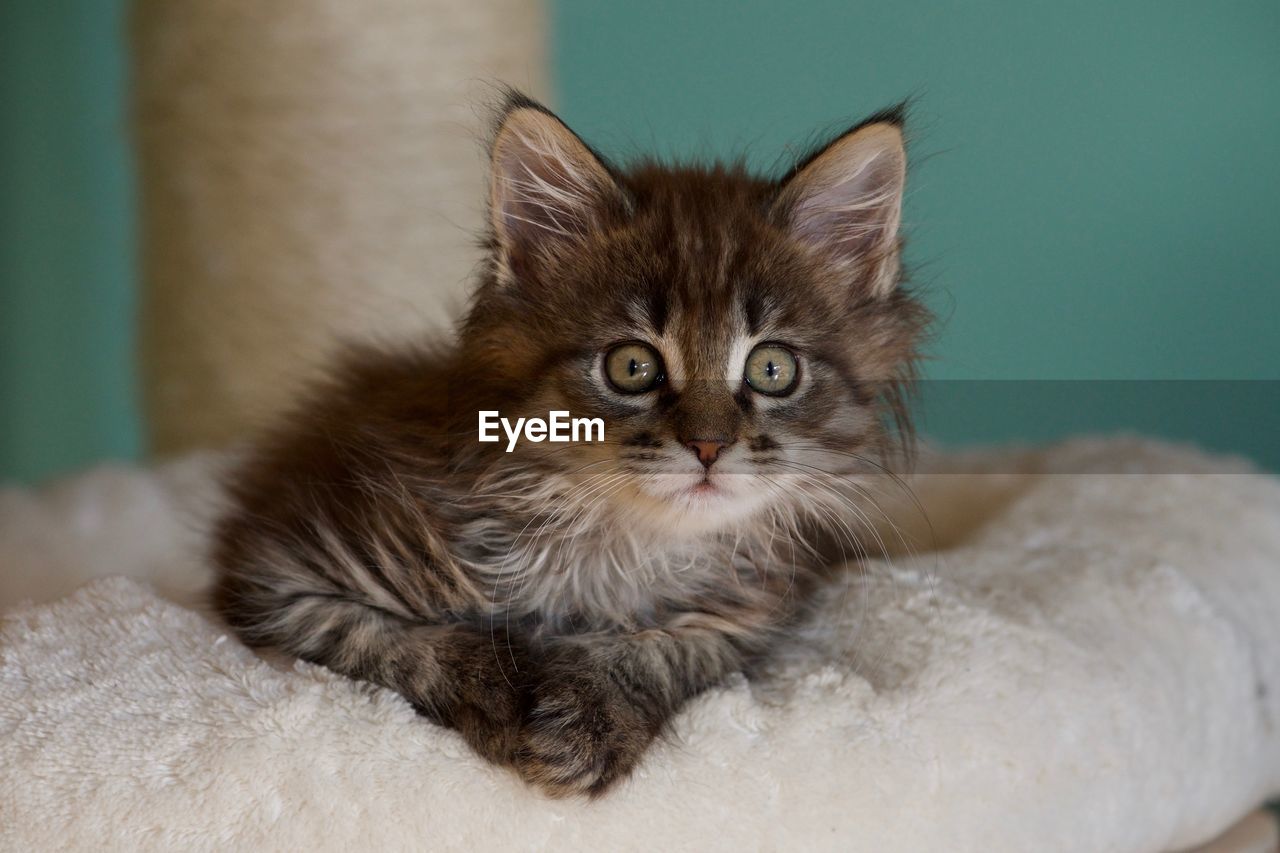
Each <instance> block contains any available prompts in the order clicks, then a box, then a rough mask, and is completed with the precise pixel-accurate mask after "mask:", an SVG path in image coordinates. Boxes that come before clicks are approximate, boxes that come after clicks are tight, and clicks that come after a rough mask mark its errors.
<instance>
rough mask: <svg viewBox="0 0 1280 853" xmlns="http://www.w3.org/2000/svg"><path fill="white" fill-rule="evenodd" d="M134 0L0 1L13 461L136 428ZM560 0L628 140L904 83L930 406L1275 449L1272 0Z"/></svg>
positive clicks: (6, 413) (558, 52)
mask: <svg viewBox="0 0 1280 853" xmlns="http://www.w3.org/2000/svg"><path fill="white" fill-rule="evenodd" d="M127 6H128V4H127V3H126V2H124V0H66V2H59V3H48V2H46V0H6V2H4V3H3V4H0V73H2V78H0V121H2V122H3V124H2V125H0V479H3V480H17V481H25V482H34V481H39V480H42V479H44V478H47V477H51V476H54V475H57V474H60V473H65V472H68V471H71V470H74V469H76V468H78V467H81V466H84V465H87V464H91V463H94V462H97V461H100V460H106V459H123V460H132V459H138V458H141V457H142V456H143V454H144V448H145V447H146V446H147V439H146V437H145V435H144V432H145V430H144V427H143V423H144V418H143V416H142V414H141V411H142V405H141V398H142V384H143V383H142V380H141V379H140V378H139V377H140V375H141V374H140V371H139V369H138V366H137V357H136V350H137V345H136V341H137V337H138V332H139V320H138V314H139V308H140V305H142V303H143V299H142V297H141V295H140V294H141V291H142V286H141V284H140V282H141V281H142V280H143V277H142V275H141V273H140V267H141V262H140V258H141V255H142V251H141V250H140V249H139V242H140V234H141V229H140V226H139V225H138V222H139V219H138V210H139V195H140V194H139V192H138V191H137V190H136V182H135V176H136V174H137V173H138V171H139V170H138V168H137V166H136V164H135V160H134V157H133V154H132V151H133V147H132V139H133V134H132V132H131V126H132V125H131V121H130V109H131V86H130V80H131V74H130V59H129V48H128V44H129V40H128V38H127V35H128V27H127V25H126V18H127V12H128V8H127ZM545 16H546V17H545V21H546V29H545V34H544V35H542V36H540V38H545V44H546V63H547V65H548V68H547V79H548V81H549V82H548V84H547V90H546V91H545V92H544V94H546V95H547V96H548V97H549V98H550V100H551V101H552V102H553V105H554V106H556V107H557V108H558V109H559V111H560V112H561V114H562V116H563V117H564V118H565V119H566V121H568V123H569V124H570V125H572V126H573V127H574V128H575V129H577V130H578V131H579V132H580V133H581V134H582V135H583V136H584V137H585V138H587V139H588V140H589V141H591V142H592V143H594V144H595V145H596V146H597V147H599V148H600V149H601V150H602V151H603V152H605V153H606V154H610V155H615V156H618V157H626V156H627V155H629V154H632V153H638V152H643V151H651V150H655V149H656V150H657V151H659V152H661V153H664V154H668V155H671V156H679V157H684V156H698V157H710V156H717V155H730V156H732V155H736V154H745V155H746V156H747V158H748V160H749V162H750V163H751V164H752V165H754V166H756V167H759V168H761V169H776V168H778V167H779V166H780V165H781V164H782V163H784V162H785V160H786V157H787V156H789V155H790V154H793V153H795V152H797V151H799V150H800V149H802V148H803V147H804V145H805V144H807V143H808V142H810V141H812V140H813V139H815V138H816V136H817V135H819V134H820V133H821V132H823V131H831V130H835V129H838V128H839V127H840V126H841V125H842V124H847V123H849V122H851V121H853V120H856V119H857V118H859V117H860V116H862V115H864V114H867V113H869V112H872V111H874V110H876V109H879V108H881V107H883V106H885V105H888V104H892V103H895V102H897V101H899V100H902V99H903V98H905V97H910V98H911V99H912V102H913V107H912V124H911V128H910V134H911V153H912V157H913V171H912V174H911V178H910V182H909V186H910V193H909V198H908V204H907V209H906V213H905V220H906V228H907V233H908V236H909V240H910V242H909V249H908V260H909V263H910V264H911V265H912V266H913V267H914V269H915V274H914V281H915V285H916V286H918V287H920V288H921V289H922V290H923V291H924V292H925V293H926V294H927V298H928V300H929V302H930V304H931V305H932V307H933V308H934V309H935V311H936V312H937V313H938V315H939V325H938V328H937V334H936V338H935V340H934V342H933V343H932V345H931V347H930V351H931V356H932V358H931V361H930V363H929V364H928V366H927V370H926V372H927V375H928V378H929V381H928V382H926V383H925V387H924V389H923V393H922V399H921V403H920V410H921V416H922V419H923V426H924V431H925V432H926V433H927V434H928V435H929V436H930V437H932V438H934V439H936V440H938V441H940V442H942V443H945V444H962V443H974V442H979V443H992V442H999V441H1010V440H1017V441H1041V440H1046V439H1052V438H1055V437H1060V436H1064V435H1070V434H1076V433H1080V432H1112V431H1117V430H1128V431H1138V432H1143V433H1151V434H1156V435H1162V436H1166V437H1170V438H1173V439H1178V440H1187V441H1194V442H1196V443H1199V444H1201V445H1204V446H1207V447H1210V448H1215V449H1220V450H1226V451H1232V452H1236V453H1240V454H1244V455H1246V456H1249V457H1251V458H1253V459H1254V460H1256V461H1257V462H1259V463H1260V464H1262V465H1265V466H1267V467H1270V468H1272V469H1280V393H1278V391H1277V389H1280V334H1277V309H1278V308H1280V217H1278V216H1277V213H1276V205H1277V200H1278V199H1280V157H1277V152H1278V151H1280V50H1277V45H1280V4H1277V3H1276V2H1274V0H1254V1H1253V2H1248V1H1247V0H1229V1H1228V2H1221V3H1213V4H1209V3H1200V2H1192V0H1168V1H1167V2H1160V3H1155V2H1147V3H1121V4H1117V3H1113V2H1103V0H1093V2H1086V0H1081V2H1076V3H1071V4H1027V3H1021V2H1016V0H991V1H990V2H975V3H967V4H958V3H951V2H916V3H863V2H836V0H829V1H828V0H792V2H788V3H785V4H782V3H775V2H764V1H763V0H752V2H732V3H730V2H698V3H688V2H681V3H676V2H651V3H644V4H638V3H625V2H614V1H613V0H610V2H600V0H552V2H550V4H549V5H548V6H547V7H546V10H545ZM460 82H466V81H460ZM514 82H516V83H518V84H522V85H523V81H522V80H515V81H514ZM476 124H477V125H478V121H477V122H476ZM476 192H477V202H478V201H479V195H478V193H479V189H478V188H477V191H476ZM458 239H459V240H460V241H463V240H465V239H466V237H465V234H461V233H460V234H459V236H458ZM421 274H422V276H424V277H427V276H430V275H431V271H430V270H427V269H423V270H422V271H421ZM195 416H196V417H198V412H197V413H195Z"/></svg>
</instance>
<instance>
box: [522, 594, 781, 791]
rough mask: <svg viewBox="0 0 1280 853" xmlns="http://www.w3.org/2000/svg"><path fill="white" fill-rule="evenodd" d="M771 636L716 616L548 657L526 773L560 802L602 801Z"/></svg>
mask: <svg viewBox="0 0 1280 853" xmlns="http://www.w3.org/2000/svg"><path fill="white" fill-rule="evenodd" d="M766 636H767V634H766V632H764V631H756V632H750V631H749V629H748V628H746V627H745V626H743V625H740V624H732V623H727V622H726V620H725V619H724V618H723V617H717V616H714V615H711V614H706V613H686V614H682V615H681V616H680V617H679V618H678V619H676V620H674V621H673V622H672V623H671V624H669V625H666V626H664V627H662V628H655V629H652V630H646V631H641V632H635V633H617V634H614V633H602V634H591V635H581V636H574V637H566V638H562V639H558V640H553V641H551V642H550V643H548V644H547V646H546V647H545V649H544V650H543V654H542V658H541V660H540V661H539V665H538V672H537V677H536V680H535V683H534V684H533V686H532V689H531V695H530V701H531V705H530V710H529V713H528V716H527V718H526V722H525V726H524V730H523V732H522V736H521V742H520V747H519V749H518V750H517V753H516V769H517V770H518V771H519V773H520V775H521V776H522V777H523V778H524V779H525V780H526V781H528V782H529V783H531V784H533V785H536V786H538V787H539V788H541V789H542V790H543V791H545V792H547V793H548V794H550V795H552V796H570V795H575V794H585V795H587V796H591V797H596V796H599V795H600V794H603V793H604V792H605V791H607V790H608V789H609V788H610V787H611V786H612V785H613V784H614V783H616V782H618V781H619V780H621V779H623V778H625V777H626V776H627V775H628V774H629V773H630V772H631V771H632V769H634V768H635V766H636V764H637V762H638V761H639V760H640V757H641V756H642V755H643V754H644V752H645V751H646V750H647V749H648V747H649V745H650V744H651V743H652V742H653V739H654V738H655V737H656V736H657V735H658V734H659V733H660V732H661V731H662V729H663V727H664V726H665V725H666V724H667V722H668V721H669V720H670V719H671V717H672V716H673V715H674V714H675V713H676V712H677V711H678V710H679V709H680V707H681V705H683V704H684V703H685V702H686V701H687V700H688V699H690V698H692V697H693V696H696V695H697V694H698V693H701V692H702V691H703V690H706V689H707V688H708V687H711V686H712V685H714V684H716V683H718V682H720V681H721V680H722V679H723V678H724V677H725V676H727V675H728V674H730V673H731V672H734V671H736V670H738V669H740V668H741V666H742V664H743V661H744V659H745V657H746V655H747V654H748V653H750V652H751V651H753V650H759V649H760V648H762V647H763V645H764V642H765V639H766Z"/></svg>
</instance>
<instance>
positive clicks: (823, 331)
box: [214, 96, 925, 795]
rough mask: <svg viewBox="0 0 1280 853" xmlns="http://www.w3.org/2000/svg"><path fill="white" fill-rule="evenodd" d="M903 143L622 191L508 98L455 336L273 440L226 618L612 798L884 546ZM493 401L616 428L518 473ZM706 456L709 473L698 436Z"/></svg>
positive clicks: (843, 148) (539, 781)
mask: <svg viewBox="0 0 1280 853" xmlns="http://www.w3.org/2000/svg"><path fill="white" fill-rule="evenodd" d="M899 123H900V117H899V116H898V115H897V114H889V115H883V116H880V117H878V119H877V121H875V122H873V123H872V124H870V125H866V126H863V127H859V128H855V129H854V130H851V131H850V132H849V133H848V134H845V135H843V136H841V137H839V138H838V139H837V140H835V141H834V142H833V143H832V144H831V145H830V146H828V148H827V149H825V150H824V151H823V152H820V153H819V154H817V155H815V157H814V158H811V163H812V164H813V165H812V166H805V167H803V168H799V169H798V170H797V171H796V172H795V173H794V174H792V175H790V176H788V177H787V178H786V179H784V180H783V181H781V182H771V181H767V180H763V179H759V178H755V177H752V176H749V175H748V174H746V173H745V172H744V171H742V170H741V169H739V168H736V167H723V166H715V167H711V168H699V167H681V168H668V167H660V166H657V165H641V166H639V167H636V168H634V169H632V170H630V171H625V172H624V171H620V170H618V169H616V168H614V167H612V166H610V165H608V164H606V163H605V162H604V161H603V160H602V159H600V158H599V157H598V156H597V155H595V154H594V152H592V151H591V150H590V149H589V148H587V147H586V146H585V145H584V144H582V143H581V142H580V141H579V140H578V139H577V137H576V136H574V135H573V134H572V132H570V131H569V130H568V129H567V128H565V127H564V126H563V125H562V124H561V123H560V122H559V120H558V119H556V118H555V117H554V116H552V115H551V114H550V113H548V112H547V111H546V110H545V109H543V108H542V107H540V106H538V105H536V104H533V103H532V102H530V101H527V100H526V99H523V98H521V97H519V96H513V97H512V98H511V100H510V102H509V103H508V104H507V107H506V109H505V111H504V113H503V116H502V119H501V121H500V123H499V126H498V130H497V132H496V139H495V144H494V149H493V152H494V154H493V156H494V169H493V175H494V177H493V191H492V194H491V202H492V204H493V217H492V218H493V230H492V233H491V235H490V241H489V247H490V257H489V263H488V265H487V267H486V270H485V271H484V273H483V274H482V276H481V280H480V282H479V285H478V288H477V291H476V295H475V299H474V303H473V305H472V307H471V310H470V311H469V313H468V315H467V317H466V318H465V320H464V322H463V323H462V324H461V326H460V329H459V333H458V336H457V339H456V341H455V342H453V343H451V344H449V345H446V346H439V347H434V348H433V347H429V346H417V345H414V346H408V347H405V348H403V349H400V350H394V351H389V350H372V349H353V350H352V351H350V352H349V353H348V354H347V355H346V357H345V358H344V359H342V360H341V363H340V364H338V365H337V366H336V367H335V370H334V371H333V375H332V378H331V380H330V381H329V382H328V383H327V384H326V385H325V386H324V387H320V388H317V389H315V390H314V391H313V393H312V394H311V395H310V396H309V398H308V399H307V401H306V402H305V403H303V404H302V405H301V406H300V407H299V408H298V410H297V411H296V413H295V414H294V415H293V416H291V417H290V418H288V419H287V420H286V421H285V422H284V423H283V424H282V425H281V426H280V428H279V429H277V430H276V431H275V432H274V433H273V434H272V435H270V436H268V437H267V438H265V439H264V440H263V441H262V442H261V443H260V445H259V446H258V448H257V450H256V451H255V452H254V453H253V455H252V457H251V458H250V459H249V460H248V461H247V462H246V463H245V464H244V465H243V466H242V467H241V469H240V470H239V471H238V472H237V473H236V475H235V476H234V477H233V479H232V482H231V484H230V492H231V495H232V498H233V506H232V508H231V509H230V510H229V511H228V512H227V513H226V515H225V517H224V518H223V519H222V520H221V523H220V525H219V528H218V531H217V536H216V540H215V554H214V557H215V561H216V563H217V565H218V567H219V570H220V579H219V584H218V588H217V603H218V607H219V608H220V610H221V612H222V613H223V614H224V616H225V617H226V619H227V620H228V621H229V623H230V624H231V625H232V626H233V627H234V628H235V630H236V631H237V632H238V633H239V634H240V635H241V636H242V637H243V638H244V639H245V641H246V642H248V643H250V644H252V645H255V646H262V647H273V648H277V649H280V650H283V651H285V652H288V653H290V654H292V655H296V656H297V657H300V658H303V659H305V660H309V661H314V662H317V663H320V664H323V665H325V666H327V667H330V668H332V669H334V670H336V671H338V672H342V673H345V674H347V675H349V676H351V677H354V678H358V679H364V680H367V681H370V682H373V683H375V684H380V685H384V686H386V687H389V688H391V689H393V690H396V691H398V692H399V693H401V694H403V695H404V696H405V697H406V698H407V699H408V700H409V701H410V702H411V703H412V704H413V706H414V707H415V708H417V709H418V710H419V712H421V713H422V714H423V715H424V716H426V717H427V718H429V719H431V720H433V721H435V722H437V723H440V724H442V725H447V726H452V727H454V728H456V729H457V730H458V731H459V732H461V734H462V735H463V736H464V737H465V738H466V739H467V741H468V742H469V743H470V744H471V745H472V746H473V747H474V748H475V749H476V751H477V752H479V753H480V754H481V755H483V756H485V757H486V758H488V759H490V760H491V761H494V762H495V763H499V764H503V765H508V766H510V767H512V768H513V769H514V770H515V771H516V772H518V773H520V774H521V775H522V776H523V777H524V778H525V779H527V780H529V781H530V782H531V783H534V784H536V785H538V786H539V787H541V788H542V789H543V790H545V791H547V792H548V793H551V794H555V795H567V794H587V795H597V794H600V793H602V792H603V791H605V790H607V789H608V788H609V787H610V786H611V785H612V784H613V783H615V782H616V781H618V780H619V779H622V778H624V777H625V776H626V774H627V773H628V772H629V771H630V769H631V768H632V767H634V765H635V763H636V762H637V760H638V759H639V758H640V756H641V755H642V754H643V752H644V750H645V748H646V747H647V746H648V745H649V743H650V742H651V741H652V740H653V738H655V737H656V736H658V734H659V733H660V732H661V731H662V730H663V727H664V725H665V724H666V722H667V721H668V720H669V719H670V717H671V716H672V714H674V713H675V712H676V711H677V710H678V709H679V708H680V707H681V706H682V704H683V703H684V702H686V701H687V700H688V699H689V698H691V697H692V696H694V695H696V694H697V693H699V692H700V691H702V690H705V689H706V688H707V687H709V686H711V685H714V684H716V683H717V682H719V681H721V680H722V679H723V678H724V677H725V676H726V675H728V674H730V673H732V672H735V671H738V670H740V669H743V668H744V667H746V666H748V665H749V664H750V663H751V662H752V661H753V660H755V659H757V658H758V657H759V656H761V655H763V654H766V653H767V652H768V651H769V649H770V648H771V647H772V645H773V644H774V643H775V642H776V640H777V639H778V637H780V636H781V635H782V634H783V633H784V632H785V630H786V628H787V626H788V625H789V624H790V623H791V622H792V621H793V620H794V619H795V618H796V617H797V615H798V614H800V613H801V612H802V610H803V608H804V605H805V602H806V600H807V598H808V595H809V593H810V591H811V590H812V589H813V587H814V584H815V583H816V582H817V580H818V579H819V577H820V576H821V573H822V571H823V567H824V566H825V565H827V563H828V562H829V561H830V560H831V559H832V558H833V557H835V556H840V555H843V556H846V557H849V556H854V555H855V554H856V553H858V552H859V550H860V548H861V545H860V543H861V541H862V540H863V539H865V538H866V534H867V533H868V531H869V530H870V528H871V524H870V519H869V517H868V515H869V512H870V510H869V509H868V508H866V507H865V505H864V501H863V496H864V495H865V486H864V485H862V484H861V483H862V480H861V479H860V478H862V477H864V476H866V475H868V474H869V473H871V472H873V471H875V470H877V469H878V468H879V467H880V466H883V465H885V464H887V463H888V461H889V456H890V455H891V451H892V449H893V448H894V447H895V440H897V439H902V438H906V437H907V436H908V435H909V431H908V430H905V429H902V430H898V431H897V432H895V431H894V430H893V429H892V428H891V426H890V424H891V422H893V421H895V420H896V421H897V422H898V423H899V424H903V423H905V420H904V418H905V414H904V409H903V405H902V400H903V392H904V389H905V387H906V385H907V383H909V381H910V379H911V376H912V370H913V365H914V358H915V345H916V341H917V338H918V336H919V334H920V333H921V331H922V329H923V327H924V323H925V313H924V311H923V309H922V308H921V307H920V306H919V304H918V303H917V302H916V301H915V300H914V299H913V298H912V297H911V296H910V295H909V294H908V293H907V292H906V290H905V289H904V288H902V287H900V286H892V287H886V286H885V285H884V281H885V280H886V276H891V277H892V278H893V280H894V284H895V285H896V284H897V275H898V273H897V270H898V257H897V256H898V251H899V243H898V237H897V234H896V226H897V217H898V208H899V204H900V195H901V190H902V187H901V174H900V173H901V169H897V170H896V171H895V168H896V167H895V168H880V167H876V168H874V169H869V168H868V162H869V161H868V159H867V158H872V160H871V161H870V162H876V163H880V164H881V165H883V163H884V162H890V163H897V162H898V161H897V160H895V159H894V158H899V157H901V151H900V145H901V143H900V134H899V133H898V125H899ZM894 146H898V147H897V148H895V147H894ZM885 158H888V160H886V159H885ZM815 169H816V171H813V170H815ZM868 175H870V176H871V178H875V177H876V175H881V176H882V178H881V179H879V180H871V179H870V178H868ZM868 181H870V184H869V185H867V186H865V187H863V185H864V184H868ZM851 186H853V187H863V189H862V190H860V191H861V192H863V193H864V194H865V198H859V197H858V196H857V195H856V194H851V192H850V190H849V187H851ZM797 211H800V212H799V213H797ZM817 223H828V224H829V228H830V230H831V234H830V240H829V241H825V242H824V235H823V232H822V230H821V229H820V228H819V225H818V224H817ZM850 235H854V236H853V237H851V236H850ZM866 235H874V237H867V236H866ZM851 245H852V246H854V248H852V249H851V248H850V247H851ZM629 340H637V341H642V342H645V343H646V344H648V345H649V346H652V347H653V348H654V349H655V350H657V351H658V352H659V353H660V354H661V357H662V360H663V362H664V367H665V375H664V378H663V381H662V383H661V384H660V386H658V387H656V388H655V389H654V390H653V391H651V392H648V393H644V394H638V395H634V396H628V395H623V394H621V393H619V392H618V391H617V389H616V388H613V387H611V386H610V385H609V383H608V382H607V381H606V380H605V379H604V377H603V374H602V372H601V370H602V368H601V363H602V359H603V356H604V353H605V352H607V351H608V349H609V348H610V347H611V346H612V345H614V344H616V343H618V342H620V341H629ZM762 342H774V343H782V344H785V345H786V346H787V347H788V348H790V350H791V351H793V352H795V353H796V354H797V358H798V362H799V364H800V373H799V379H798V384H797V385H796V388H795V391H794V393H792V394H791V395H790V396H787V397H777V398H774V397H765V396H762V395H759V394H756V393H754V392H753V391H752V390H751V389H750V387H748V386H747V385H746V384H745V382H744V381H743V380H742V377H741V370H742V367H741V363H742V362H743V360H744V358H745V355H746V354H747V353H749V352H750V351H751V349H752V347H754V346H756V345H757V344H759V343H762ZM482 409H495V410H500V411H501V412H502V413H503V415H505V416H508V417H527V416H533V415H545V413H546V412H547V411H550V410H552V409H567V410H569V411H571V412H573V413H574V415H582V416H591V417H602V418H604V419H605V422H606V428H605V436H606V440H605V441H604V442H602V443H580V444H559V445H553V444H545V443H544V444H531V443H526V444H522V445H518V446H517V448H516V450H515V452H513V453H510V454H508V453H504V452H503V448H501V447H499V446H497V445H493V444H481V443H479V442H478V441H477V436H476V432H475V428H476V417H477V412H478V411H480V410H482ZM709 436H714V437H716V438H715V440H716V441H717V442H720V443H721V445H722V450H721V453H720V456H719V457H718V458H717V459H716V460H715V461H714V462H713V463H711V464H709V465H707V464H705V463H704V462H700V461H699V458H698V454H696V453H691V452H690V447H692V446H693V445H691V444H690V442H691V441H692V440H694V439H697V440H699V441H705V440H710V439H709V438H708V437H709Z"/></svg>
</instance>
